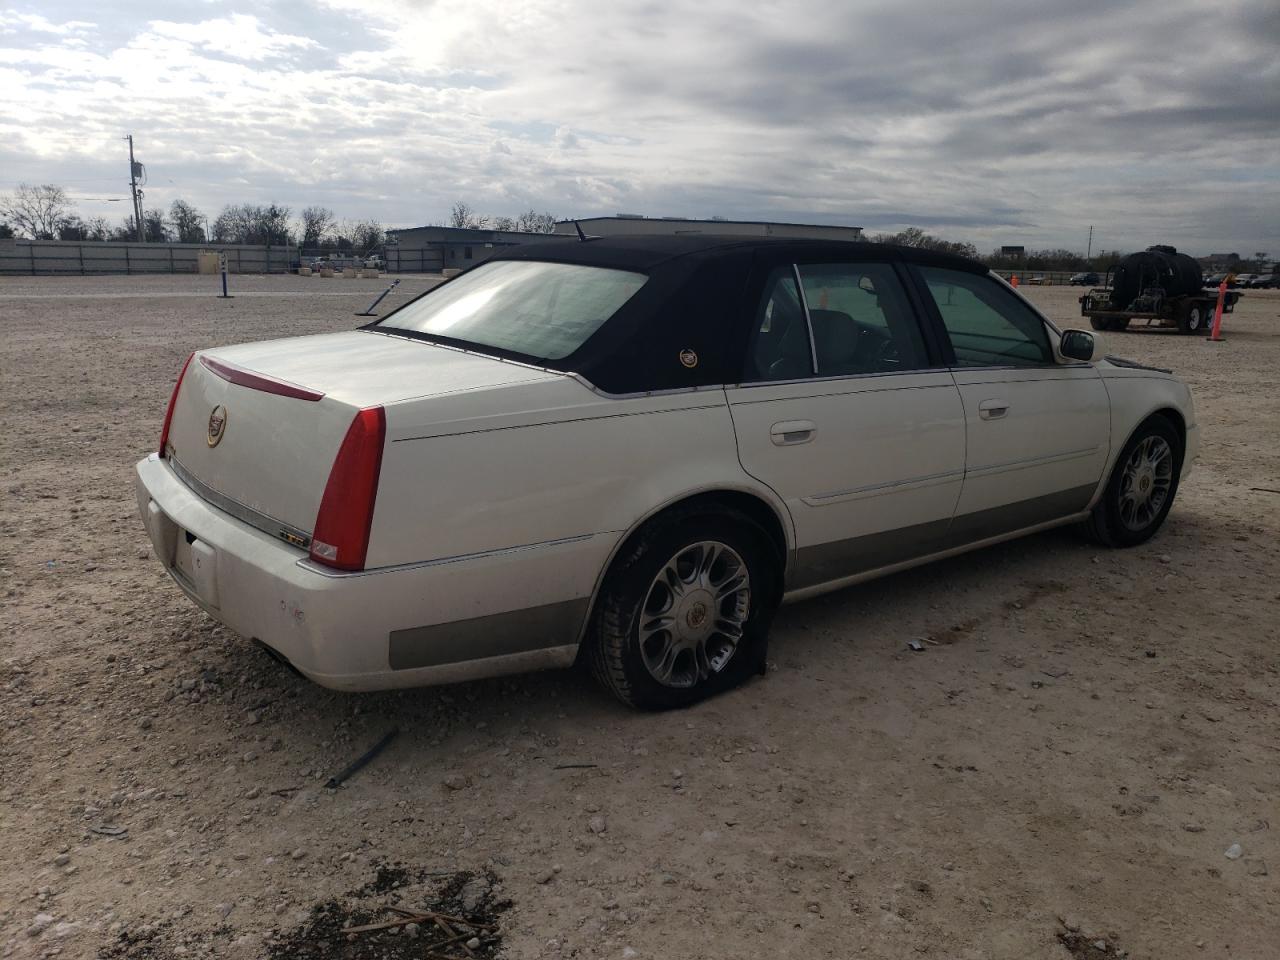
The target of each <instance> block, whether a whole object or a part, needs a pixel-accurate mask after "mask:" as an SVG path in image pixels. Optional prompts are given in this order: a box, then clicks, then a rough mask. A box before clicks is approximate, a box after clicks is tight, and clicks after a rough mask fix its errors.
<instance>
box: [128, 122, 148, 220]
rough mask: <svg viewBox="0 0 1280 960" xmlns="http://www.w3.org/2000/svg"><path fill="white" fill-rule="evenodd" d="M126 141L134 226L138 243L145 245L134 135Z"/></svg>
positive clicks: (130, 135) (129, 135) (129, 136)
mask: <svg viewBox="0 0 1280 960" xmlns="http://www.w3.org/2000/svg"><path fill="white" fill-rule="evenodd" d="M124 139H126V140H128V141H129V189H130V190H132V191H133V226H134V230H135V231H136V232H137V234H138V242H139V243H145V242H146V237H145V236H144V235H143V232H142V201H141V199H139V197H138V162H137V161H136V160H134V159H133V134H132V133H131V134H128V135H127V136H126V137H125V138H124Z"/></svg>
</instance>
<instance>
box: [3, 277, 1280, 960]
mask: <svg viewBox="0 0 1280 960" xmlns="http://www.w3.org/2000/svg"><path fill="white" fill-rule="evenodd" d="M423 284H424V281H421V280H417V281H414V280H410V281H406V282H405V283H404V284H402V285H401V290H402V291H405V292H406V293H412V292H415V291H416V290H420V289H422V287H423ZM378 286H379V284H378V283H377V282H375V281H344V280H337V279H335V280H319V279H312V280H302V279H288V278H252V277H240V278H233V287H234V289H233V292H234V293H236V294H237V296H236V298H235V299H232V300H219V299H216V298H215V297H214V296H213V293H214V289H213V281H212V279H211V278H183V277H179V278H167V277H166V278H137V277H134V278H113V279H92V278H89V279H80V278H76V279H74V280H53V279H39V280H13V279H8V280H2V281H0V331H2V333H3V339H2V340H0V418H2V423H0V426H2V430H0V470H2V471H3V474H4V476H3V491H4V492H3V497H4V500H3V502H4V509H3V515H2V517H0V574H3V581H4V592H5V598H4V606H3V613H2V614H0V630H2V633H0V644H2V647H0V836H2V837H3V843H2V844H0V956H4V957H11V956H12V957H27V956H56V955H60V956H63V957H94V956H108V957H137V958H142V957H149V958H161V960H165V958H172V957H184V956H185V957H206V956H212V957H236V958H251V957H263V956H270V957H297V956H307V957H312V956H314V957H366V956H368V957H372V956H377V957H410V956H415V957H422V956H425V955H428V954H427V950H428V944H429V943H431V942H433V941H432V940H431V939H430V937H429V933H428V931H423V930H417V931H416V932H417V934H418V935H417V936H416V937H415V936H413V935H411V934H412V933H413V932H414V931H411V932H410V933H403V932H400V933H386V932H371V933H365V934H354V935H351V939H348V938H347V937H346V936H344V935H341V934H337V933H336V930H337V929H338V927H340V926H341V925H342V924H343V923H349V922H352V920H353V919H354V921H355V922H359V921H361V920H365V921H369V920H370V919H371V918H372V919H373V920H377V919H381V917H382V916H383V915H382V914H375V911H376V910H377V909H379V908H381V907H382V906H383V905H384V904H388V903H397V902H398V903H400V904H401V905H405V906H410V907H415V908H421V907H422V906H423V905H424V904H426V903H432V904H436V905H437V907H438V908H439V909H441V910H443V911H444V912H452V913H456V912H468V916H471V917H472V919H475V918H476V917H479V918H480V919H475V922H476V923H478V924H481V925H485V924H488V925H489V927H488V931H479V932H480V933H483V934H484V936H483V938H482V939H481V938H479V937H478V938H477V939H481V942H480V944H479V945H478V946H476V947H474V948H472V951H471V952H474V953H475V954H476V955H484V956H489V955H492V954H493V953H495V952H501V953H502V955H504V956H510V957H561V956H564V957H568V956H577V957H617V958H624V957H637V958H713V957H714V958H738V957H796V958H806V960H810V958H815V957H841V958H843V957H851V956H867V957H912V956H918V955H924V956H930V957H941V958H993V960H994V958H1008V960H1015V958H1016V960H1024V958H1058V960H1066V958H1069V957H1072V956H1075V957H1078V958H1084V957H1087V958H1091V960H1096V958H1100V957H1112V956H1124V955H1126V952H1127V955H1128V956H1130V957H1135V958H1138V957H1142V958H1151V960H1169V958H1181V957H1207V958H1225V957H1232V958H1258V960H1264V958H1274V957H1275V956H1276V955H1277V950H1278V949H1280V948H1277V944H1280V808H1278V807H1277V798H1278V797H1280V673H1278V668H1280V649H1278V648H1277V639H1278V638H1280V626H1278V624H1280V546H1278V545H1280V295H1277V294H1276V293H1274V292H1270V291H1260V292H1251V293H1249V294H1248V295H1247V296H1246V297H1245V299H1244V300H1243V302H1242V304H1241V306H1240V308H1239V312H1238V313H1237V314H1236V315H1235V316H1234V317H1232V318H1229V319H1228V323H1227V326H1226V331H1227V335H1228V337H1229V340H1228V342H1227V343H1224V344H1217V345H1215V344H1210V343H1206V342H1205V341H1204V340H1203V339H1200V338H1194V339H1192V338H1183V337H1178V336H1173V335H1167V334H1141V333H1126V334H1110V335H1108V337H1109V341H1110V343H1111V345H1112V350H1113V352H1115V353H1118V354H1120V355H1123V356H1127V357H1131V358H1134V359H1137V360H1142V361H1148V362H1154V363H1156V364H1158V365H1162V366H1168V367H1172V368H1174V369H1176V370H1177V371H1178V372H1179V373H1180V374H1181V375H1182V376H1183V377H1185V378H1186V379H1187V380H1188V381H1189V382H1190V383H1191V384H1192V387H1193V389H1194V392H1195V397H1196V402H1197V405H1198V409H1199V414H1200V416H1199V419H1200V422H1201V424H1202V425H1203V434H1204V449H1203V454H1202V458H1201V461H1200V464H1199V466H1198V467H1197V468H1196V471H1195V473H1194V474H1193V475H1192V477H1191V479H1190V480H1189V482H1188V483H1187V484H1186V485H1185V486H1184V487H1183V488H1182V491H1181V493H1180V496H1179V499H1178V501H1177V504H1176V505H1175V507H1174V510H1173V513H1172V515H1171V517H1170V520H1169V523H1168V525H1167V526H1166V527H1165V530H1164V531H1163V532H1162V533H1161V534H1160V535H1159V536H1158V537H1157V538H1156V539H1155V540H1154V541H1152V542H1151V543H1150V544H1148V545H1147V546H1145V547H1141V548H1138V549H1135V550H1132V551H1127V552H1114V553H1113V552H1105V551H1100V550H1098V549H1095V548H1093V547H1091V546H1088V545H1086V544H1084V543H1083V542H1081V541H1080V540H1078V539H1076V538H1075V537H1074V536H1073V535H1072V533H1070V532H1067V531H1062V532H1055V533H1051V534H1045V535H1041V536H1036V537H1033V538H1031V539H1028V540H1025V541H1021V542H1017V543H1013V544H1009V545H1005V546H1001V547H996V548H992V549H988V550H985V551H982V552H980V553H977V554H972V555H969V556H967V557H963V558H960V559H956V560H951V561H948V562H944V563H941V564H938V565H935V566H933V567H929V568H925V569H922V570H918V571H915V572H910V573H905V574H901V575H898V576H895V577H892V578H890V579H887V580H883V581H880V582H877V583H872V584H867V585H864V586H861V587H857V588H854V589H850V590H846V591H844V592H841V593H838V594H835V595H832V596H829V597H826V598H824V599H820V600H816V601H811V602H807V603H803V604H798V605H795V606H791V607H788V608H786V609H785V610H784V611H783V613H782V614H781V616H780V617H779V619H778V622H777V627H776V631H775V633H774V640H773V646H772V648H771V656H770V660H771V664H770V670H769V672H768V675H767V677H765V678H763V679H760V680H757V681H755V682H753V683H751V684H750V685H749V686H747V687H746V688H744V689H742V690H739V691H737V692H735V693H733V694H731V695H728V696H725V697H723V698H721V699H719V700H716V701H714V702H711V703H708V704H705V705H703V706H701V707H699V708H697V709H694V710H690V711H687V712H684V713H678V714H668V715H656V716H655V715H641V714H635V713H630V712H627V711H626V710H624V709H622V708H620V707H618V706H616V705H615V704H614V703H613V702H612V701H611V700H609V699H608V698H607V697H606V696H605V695H603V694H602V693H600V692H598V691H597V689H596V688H595V687H594V686H593V685H592V684H591V683H590V682H589V680H587V679H586V678H585V677H581V676H579V675H577V674H573V673H561V674H544V675H537V676H525V677H517V678H514V679H507V680H500V681H492V682H485V683H476V684H471V685H466V686H460V687H453V688H448V689H434V690H422V691H412V692H406V693H395V694H377V695H340V694H335V693H331V692H329V691H326V690H323V689H321V688H319V687H317V686H314V685H312V684H310V683H307V682H305V681H302V680H299V679H297V678H295V677H293V676H292V675H290V674H289V673H287V672H286V671H285V670H283V669H282V668H281V667H279V666H277V665H276V664H275V663H273V662H272V661H270V660H269V659H267V657H266V656H265V655H264V654H263V653H261V652H260V651H259V650H257V649H256V648H254V647H252V646H250V645H249V644H248V643H246V642H244V641H242V640H240V639H239V638H237V637H235V636H233V635H231V634H229V633H228V632H227V631H226V630H224V629H222V628H220V627H218V626H216V625H214V624H213V623H212V622H211V621H210V620H209V619H208V618H206V617H205V616H204V615H203V614H202V613H200V612H199V611H198V610H196V609H195V608H194V607H193V606H192V605H191V604H190V603H188V602H187V601H186V600H185V599H184V598H183V597H182V596H181V594H180V593H179V592H178V590H177V588H176V587H174V586H173V585H172V584H171V583H170V582H169V580H168V578H167V577H166V576H165V574H164V573H163V572H162V570H161V569H160V566H159V565H158V563H157V562H156V561H155V559H154V558H153V557H152V556H151V553H150V550H149V548H148V544H147V541H146V539H145V537H144V535H143V532H142V528H141V526H140V524H139V522H138V519H137V517H136V515H135V513H136V505H135V502H134V498H133V489H132V481H131V470H132V465H133V463H134V461H135V460H136V459H138V458H139V457H141V456H143V455H145V454H146V453H147V452H148V451H149V450H150V449H151V448H152V447H153V445H154V443H155V441H156V438H157V436H158V434H159V430H160V421H161V419H162V417H163V413H164V407H165V402H166V400H167V398H168V394H169V391H170V389H171V387H172V384H173V378H174V376H175V375H176V373H177V370H178V367H179V365H180V364H181V362H182V360H183V358H184V357H185V356H186V355H187V353H188V352H189V351H190V350H192V349H193V348H196V347H200V346H208V345H212V344H220V343H232V342H237V341H243V340H248V339H259V338H267V337H276V336H281V335H287V334H298V333H309V332H321V331H330V330H340V329H344V328H348V327H351V326H352V325H353V324H354V323H355V322H356V321H355V318H353V317H352V312H353V311H354V310H356V309H360V308H362V306H363V303H364V302H365V301H364V300H363V295H365V294H369V293H370V291H372V290H375V289H377V288H378ZM320 291H323V293H320ZM357 293H359V294H360V296H357ZM251 294H252V295H251ZM1030 295H1031V296H1032V297H1033V298H1034V299H1035V300H1036V301H1037V302H1039V303H1041V304H1042V305H1044V306H1045V307H1046V308H1047V310H1048V311H1049V313H1050V314H1051V315H1052V316H1054V317H1055V318H1056V319H1058V320H1059V321H1063V322H1068V323H1071V322H1072V317H1073V313H1074V309H1075V300H1074V297H1075V295H1076V291H1071V290H1068V289H1063V288H1042V289H1032V290H1031V291H1030ZM926 637H927V638H930V639H931V640H932V641H934V642H932V643H929V644H927V645H926V651H925V652H924V653H912V652H910V651H909V650H908V649H907V646H906V645H907V641H908V640H910V639H913V638H926ZM393 727H398V728H399V730H400V734H399V736H398V738H397V739H395V740H394V741H393V742H392V743H391V744H390V746H389V747H388V748H387V749H386V750H385V752H383V753H382V754H381V755H380V756H379V757H377V759H375V760H374V761H373V762H372V763H371V764H370V765H369V766H368V767H366V768H365V769H364V770H362V771H361V772H359V773H358V774H356V775H355V776H353V777H352V778H351V779H350V780H349V781H348V782H347V784H346V785H344V786H343V787H341V788H340V789H337V790H327V789H325V788H324V782H325V780H326V779H327V778H328V777H329V776H330V775H331V774H332V773H334V772H335V771H337V770H339V769H340V768H342V767H343V766H344V765H346V764H347V763H348V762H349V761H350V760H352V759H353V758H354V757H356V756H358V755H359V754H361V753H362V752H364V751H365V750H366V749H368V748H369V747H370V746H372V745H373V744H374V743H375V742H376V741H378V739H379V738H380V737H382V736H383V734H384V733H386V732H387V731H388V730H389V729H391V728H393ZM1236 844H1238V845H1239V847H1238V850H1239V856H1238V858H1235V859H1232V858H1231V857H1230V855H1229V854H1228V853H1227V851H1228V850H1229V848H1233V845H1236ZM1236 852H1237V851H1236V850H1235V849H1232V850H1231V853H1236ZM468 901H469V902H468ZM495 918H496V919H495ZM1063 920H1066V921H1068V923H1069V927H1067V926H1064V925H1063V923H1062V921H1063ZM495 925H496V927H497V932H496V933H494V932H492V931H493V929H494V926H495ZM428 926H429V924H428ZM459 929H462V928H459ZM463 932H464V933H466V932H468V931H467V930H465V929H464V930H463ZM463 942H465V941H459V943H463ZM466 950H467V948H466V947H460V946H458V945H457V944H455V945H454V946H452V947H447V948H446V947H441V948H439V955H448V956H455V955H457V956H461V955H465V952H466Z"/></svg>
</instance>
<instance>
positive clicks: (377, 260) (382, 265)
mask: <svg viewBox="0 0 1280 960" xmlns="http://www.w3.org/2000/svg"><path fill="white" fill-rule="evenodd" d="M364 265H365V267H366V268H368V269H370V270H385V269H386V268H387V261H385V260H383V259H382V258H381V257H365V260H364Z"/></svg>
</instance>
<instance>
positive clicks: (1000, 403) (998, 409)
mask: <svg viewBox="0 0 1280 960" xmlns="http://www.w3.org/2000/svg"><path fill="white" fill-rule="evenodd" d="M1008 412H1009V401H1008V400H983V401H982V402H981V403H980V404H978V416H980V417H981V418H982V419H983V420H999V419H1000V418H1001V417H1003V416H1004V415H1005V414H1006V413H1008Z"/></svg>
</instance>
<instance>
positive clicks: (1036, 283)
mask: <svg viewBox="0 0 1280 960" xmlns="http://www.w3.org/2000/svg"><path fill="white" fill-rule="evenodd" d="M1027 283H1028V284H1030V285H1031V286H1033V287H1040V286H1044V284H1045V278H1044V276H1043V275H1042V274H1036V275H1035V276H1034V277H1027Z"/></svg>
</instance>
